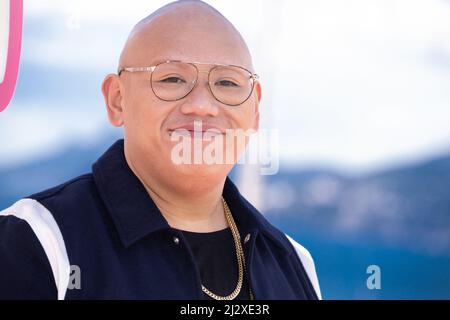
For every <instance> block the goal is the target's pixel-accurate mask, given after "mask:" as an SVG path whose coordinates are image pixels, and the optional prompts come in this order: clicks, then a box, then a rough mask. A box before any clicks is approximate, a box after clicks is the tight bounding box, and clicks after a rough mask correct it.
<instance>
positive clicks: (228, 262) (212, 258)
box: [182, 228, 250, 300]
mask: <svg viewBox="0 0 450 320" xmlns="http://www.w3.org/2000/svg"><path fill="white" fill-rule="evenodd" d="M182 232H183V235H184V236H185V238H186V240H187V241H188V243H189V246H190V247H191V250H192V253H193V254H194V257H195V260H196V262H197V266H198V268H199V270H200V277H201V279H202V284H203V285H204V286H205V287H206V288H207V289H208V290H209V291H211V292H213V293H215V294H217V295H219V296H227V295H229V294H231V293H232V292H233V291H234V289H235V288H236V285H237V282H238V275H239V272H238V264H237V258H236V246H235V244H234V239H233V235H232V233H231V229H230V228H227V229H224V230H219V231H215V232H208V233H197V232H190V231H182ZM203 298H204V299H209V300H213V299H212V298H211V297H209V296H208V295H207V294H205V293H204V292H203ZM235 299H237V300H249V299H250V297H249V290H248V284H247V278H246V276H245V272H244V280H243V284H242V289H241V292H240V293H239V295H238V296H237V297H236V298H235Z"/></svg>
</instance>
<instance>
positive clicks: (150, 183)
mask: <svg viewBox="0 0 450 320" xmlns="http://www.w3.org/2000/svg"><path fill="white" fill-rule="evenodd" d="M128 165H129V167H130V169H131V170H132V171H133V173H134V174H135V175H136V177H138V179H139V180H140V181H141V183H142V184H143V185H144V187H145V189H146V190H147V192H148V194H149V196H150V197H151V198H152V200H153V201H154V202H155V204H156V206H157V207H158V208H159V210H160V212H161V214H162V215H163V216H164V218H165V219H166V220H167V222H168V224H169V225H170V226H171V227H172V228H175V229H179V230H185V231H191V232H214V231H218V230H223V229H225V228H227V227H228V223H227V220H226V217H225V211H224V208H223V203H222V192H223V187H224V184H225V179H223V180H222V182H221V183H219V184H218V185H215V186H212V187H211V186H208V187H204V188H201V189H202V190H203V191H202V192H190V193H186V192H183V191H180V192H177V189H176V186H174V185H173V184H171V185H167V186H166V185H165V184H164V183H159V182H158V183H154V181H159V179H154V178H152V177H151V176H144V175H141V174H139V170H136V168H135V167H134V166H133V163H132V162H130V161H128ZM172 181H173V178H172ZM184 189H186V188H184ZM191 189H192V190H194V189H195V190H198V189H199V187H198V185H196V184H195V183H192V188H191ZM195 190H194V191H195Z"/></svg>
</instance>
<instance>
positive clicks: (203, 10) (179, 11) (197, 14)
mask: <svg viewBox="0 0 450 320" xmlns="http://www.w3.org/2000/svg"><path fill="white" fill-rule="evenodd" d="M163 60H186V61H198V62H205V63H223V64H234V65H240V66H243V67H245V68H247V69H249V70H252V71H253V65H252V59H251V55H250V52H249V50H248V47H247V45H246V44H245V41H244V40H243V38H242V36H241V35H240V33H239V32H238V31H237V30H236V28H235V27H234V26H233V25H232V24H231V22H230V21H228V20H227V19H226V18H225V17H224V16H223V15H222V14H220V13H219V12H218V11H217V10H216V9H214V8H213V7H211V6H210V5H208V4H206V3H204V2H202V1H197V0H182V1H177V2H172V3H170V4H168V5H166V6H164V7H162V8H160V9H158V10H157V11H155V12H154V13H152V14H151V15H150V16H148V17H146V18H145V19H143V20H141V21H140V22H139V23H138V24H136V26H135V27H134V28H133V30H132V31H131V33H130V36H129V37H128V39H127V42H126V44H125V46H124V48H123V51H122V54H121V56H120V61H119V68H121V67H129V66H148V65H150V64H153V63H155V62H160V61H163Z"/></svg>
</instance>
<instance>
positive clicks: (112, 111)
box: [102, 74, 124, 127]
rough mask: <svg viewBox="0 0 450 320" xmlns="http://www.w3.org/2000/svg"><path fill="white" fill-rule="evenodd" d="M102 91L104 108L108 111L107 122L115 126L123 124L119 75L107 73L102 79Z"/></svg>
mask: <svg viewBox="0 0 450 320" xmlns="http://www.w3.org/2000/svg"><path fill="white" fill-rule="evenodd" d="M102 92H103V97H104V99H105V104H106V110H107V111H108V118H109V122H111V124H112V125H113V126H115V127H121V126H123V124H124V120H123V117H124V114H123V106H122V101H123V96H122V91H121V86H120V79H119V76H118V75H116V74H109V75H107V76H106V77H105V80H103V84H102Z"/></svg>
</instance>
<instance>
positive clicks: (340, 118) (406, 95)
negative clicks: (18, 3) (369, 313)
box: [0, 0, 450, 171]
mask: <svg viewBox="0 0 450 320" xmlns="http://www.w3.org/2000/svg"><path fill="white" fill-rule="evenodd" d="M207 2H208V3H210V4H212V5H213V6H215V7H216V8H217V9H219V10H220V11H221V12H222V13H223V14H224V15H225V16H226V17H228V18H229V19H230V20H231V21H232V22H233V23H234V24H235V25H236V26H237V28H238V29H239V30H241V32H242V34H243V36H244V38H245V39H246V40H247V41H248V44H249V47H250V50H251V51H252V53H253V57H254V61H255V67H256V69H257V72H258V74H260V76H261V78H262V80H261V81H262V84H263V89H264V96H263V102H262V105H261V110H262V126H263V127H264V128H271V129H278V130H279V136H280V144H279V152H280V157H281V161H282V163H285V164H289V165H293V166H297V167H306V166H311V165H323V166H331V167H336V168H339V169H342V170H346V171H367V170H373V169H379V168H383V167H386V166H392V165H396V164H401V163H404V162H410V161H415V160H417V159H421V158H426V157H431V156H433V155H436V154H439V153H443V152H450V90H449V89H448V88H449V87H450V19H448V17H449V16H450V3H449V2H448V1H444V0H421V1H420V0H415V1H411V0H380V1H370V0H358V1H349V0H342V1H333V0H309V1H296V0H291V1H273V0H253V1H234V0H230V1H220V0H217V1H207ZM165 3H167V2H166V1H133V2H132V4H133V6H132V7H130V6H129V4H130V2H125V1H105V0H96V1H88V0H76V1H75V0H66V1H57V0H46V1H44V0H33V1H31V0H28V1H27V0H25V28H24V44H23V56H22V66H21V73H20V75H19V77H20V79H19V86H18V89H17V91H16V96H15V98H14V100H13V101H12V103H11V105H10V106H9V107H8V109H7V110H6V111H5V112H3V113H1V114H0V143H1V149H0V166H3V167H4V166H9V165H12V163H17V162H24V161H29V160H32V159H34V158H36V157H39V156H42V155H43V154H46V153H49V152H55V151H57V150H58V149H59V148H61V147H62V146H64V145H67V144H68V143H79V144H84V143H95V141H96V139H98V138H99V137H102V136H104V135H108V134H112V133H114V134H120V130H118V129H113V128H111V127H110V126H109V125H108V122H107V119H106V113H105V110H104V107H103V102H102V97H101V94H100V84H101V81H102V79H103V76H104V75H105V74H107V73H108V72H114V71H115V69H116V63H117V59H118V55H119V53H120V50H121V47H122V45H123V43H124V41H125V39H126V36H127V34H128V32H129V31H130V29H131V28H132V26H133V25H134V23H135V22H136V21H138V20H139V19H141V18H143V17H144V16H145V15H147V14H148V13H150V12H152V11H153V10H155V9H157V8H158V7H159V6H161V5H163V4H165ZM236 8H239V10H237V9H236ZM37 75H39V76H37ZM68 79H69V80H68ZM70 79H71V81H70ZM33 81H34V83H36V85H34V84H33ZM77 84H79V85H77Z"/></svg>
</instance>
